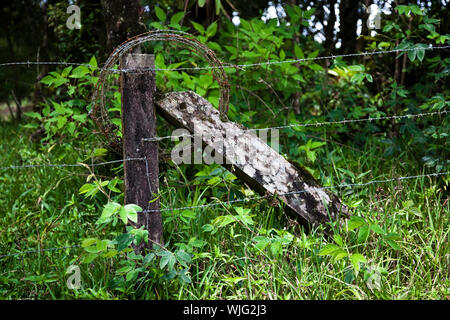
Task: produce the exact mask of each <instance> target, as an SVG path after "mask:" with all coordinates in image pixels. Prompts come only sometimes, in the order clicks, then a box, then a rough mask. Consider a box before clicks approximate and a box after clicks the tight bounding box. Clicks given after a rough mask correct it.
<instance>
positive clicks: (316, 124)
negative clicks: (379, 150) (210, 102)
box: [142, 110, 450, 141]
mask: <svg viewBox="0 0 450 320" xmlns="http://www.w3.org/2000/svg"><path fill="white" fill-rule="evenodd" d="M448 113H450V110H443V111H434V112H425V113H417V114H405V115H401V116H400V115H393V116H383V117H377V118H375V117H368V118H361V119H345V120H340V121H325V122H311V123H294V124H289V125H285V126H277V127H267V128H256V129H247V130H245V131H246V132H252V131H264V130H274V129H288V128H294V127H320V126H327V125H337V124H346V123H356V122H366V121H367V122H373V121H382V120H390V119H395V120H399V119H406V118H409V119H411V118H420V117H427V116H435V115H443V114H448ZM195 136H201V134H179V135H173V136H164V137H153V138H144V139H142V141H160V140H165V139H172V138H182V137H191V138H192V137H195Z"/></svg>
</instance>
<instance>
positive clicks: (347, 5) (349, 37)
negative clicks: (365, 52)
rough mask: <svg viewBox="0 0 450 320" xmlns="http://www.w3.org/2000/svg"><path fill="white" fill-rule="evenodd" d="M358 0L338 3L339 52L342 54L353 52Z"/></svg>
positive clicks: (357, 17)
mask: <svg viewBox="0 0 450 320" xmlns="http://www.w3.org/2000/svg"><path fill="white" fill-rule="evenodd" d="M359 7H360V1H359V0H346V1H342V0H341V2H340V4H339V17H340V24H339V29H340V31H339V34H338V38H339V39H341V47H340V50H339V51H340V52H341V53H343V54H347V53H353V52H355V50H356V46H357V44H356V37H357V35H356V27H357V23H358V19H359V18H360V16H359Z"/></svg>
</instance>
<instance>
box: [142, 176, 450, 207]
mask: <svg viewBox="0 0 450 320" xmlns="http://www.w3.org/2000/svg"><path fill="white" fill-rule="evenodd" d="M449 174H450V172H441V173H430V174H422V175H416V176H405V177H398V178H391V179H385V180H373V181H369V182H366V183H349V184H340V185H336V186H327V187H318V189H323V190H326V189H334V188H346V187H364V186H368V185H372V184H377V183H387V182H394V181H402V180H408V179H419V178H426V177H437V176H443V175H449ZM305 192H308V190H299V191H291V192H286V193H279V194H277V196H287V195H294V194H301V193H305ZM271 197H274V195H265V196H257V197H250V198H245V199H236V200H229V201H224V202H215V203H208V204H204V205H198V206H186V207H179V208H164V209H160V210H143V211H141V212H140V213H152V212H160V211H179V210H189V209H202V208H208V207H213V206H218V205H222V204H223V205H229V204H233V203H239V202H247V201H253V200H261V199H266V198H271Z"/></svg>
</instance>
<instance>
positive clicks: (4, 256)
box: [0, 245, 80, 259]
mask: <svg viewBox="0 0 450 320" xmlns="http://www.w3.org/2000/svg"><path fill="white" fill-rule="evenodd" d="M73 248H80V246H79V245H73V246H65V247H58V248H46V249H40V250H38V249H35V250H27V251H22V252H16V253H10V254H3V255H0V259H2V258H7V257H16V256H20V255H23V254H29V253H38V252H45V251H58V250H64V249H73Z"/></svg>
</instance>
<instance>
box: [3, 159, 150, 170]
mask: <svg viewBox="0 0 450 320" xmlns="http://www.w3.org/2000/svg"><path fill="white" fill-rule="evenodd" d="M143 160H145V158H126V159H121V160H112V161H107V162H99V163H92V164H85V163H76V164H70V163H61V164H51V163H49V164H47V163H44V164H26V165H20V166H9V167H0V170H8V169H26V168H46V167H49V168H63V167H86V166H87V167H98V166H105V165H108V164H115V163H121V162H124V161H143Z"/></svg>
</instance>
